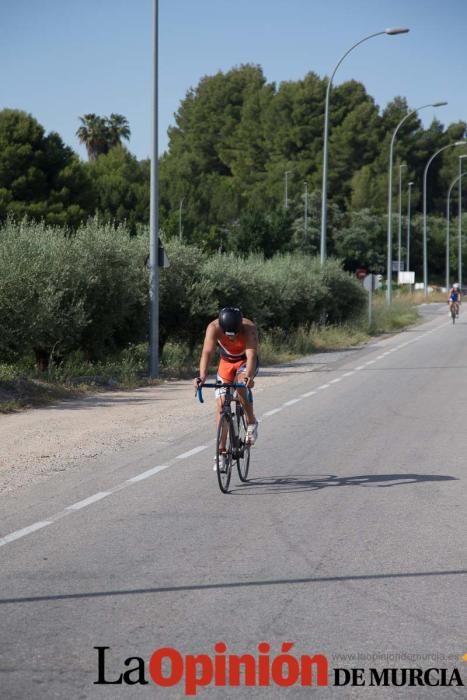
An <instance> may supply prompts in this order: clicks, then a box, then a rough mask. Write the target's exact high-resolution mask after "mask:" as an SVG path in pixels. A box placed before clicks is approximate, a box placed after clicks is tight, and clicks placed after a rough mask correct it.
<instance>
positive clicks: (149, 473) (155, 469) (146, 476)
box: [125, 464, 170, 484]
mask: <svg viewBox="0 0 467 700" xmlns="http://www.w3.org/2000/svg"><path fill="white" fill-rule="evenodd" d="M169 467H170V464H162V465H161V466H160V467H153V468H152V469H148V470H147V471H145V472H141V474H137V475H136V476H132V477H131V479H127V480H126V482H125V483H126V484H135V483H136V482H137V481H143V479H149V477H150V476H154V474H158V473H159V472H161V471H162V470H163V469H168V468H169Z"/></svg>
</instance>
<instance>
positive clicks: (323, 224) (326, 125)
mask: <svg viewBox="0 0 467 700" xmlns="http://www.w3.org/2000/svg"><path fill="white" fill-rule="evenodd" d="M408 31H410V30H409V29H407V28H406V27H395V28H392V29H385V30H384V31H382V32H375V33H374V34H369V35H368V36H365V37H364V38H363V39H361V40H360V41H357V43H356V44H354V45H353V46H351V47H350V49H349V50H348V51H346V52H345V54H344V55H343V56H342V58H341V59H340V60H339V61H338V63H337V65H336V67H335V68H334V70H333V72H332V73H331V77H330V78H329V80H328V85H327V88H326V101H325V107H324V139H323V140H324V143H323V184H322V188H321V243H320V257H321V264H323V262H324V261H325V259H326V226H327V188H328V185H327V182H328V134H329V99H330V96H331V87H332V80H333V78H334V75H335V74H336V71H337V69H338V68H339V66H340V64H341V63H342V61H343V60H344V58H345V57H346V56H348V54H349V53H350V52H351V51H353V49H355V48H356V47H357V46H359V45H360V44H363V42H364V41H368V39H372V38H373V37H375V36H380V35H381V34H388V35H389V36H393V35H395V34H406V33H407V32H408Z"/></svg>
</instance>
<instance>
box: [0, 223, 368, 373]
mask: <svg viewBox="0 0 467 700" xmlns="http://www.w3.org/2000/svg"><path fill="white" fill-rule="evenodd" d="M147 250H148V235H147V232H146V233H141V234H140V235H138V236H134V237H130V236H129V235H128V232H127V230H126V229H125V227H123V226H119V227H117V228H115V227H112V226H110V225H101V224H99V222H98V221H97V220H92V221H90V222H88V223H87V224H86V225H83V226H81V227H80V228H79V229H78V231H77V232H75V233H73V234H70V233H69V232H67V231H66V230H63V229H60V228H52V227H48V226H46V225H44V224H41V223H32V222H28V221H23V222H17V223H15V222H14V221H8V222H6V223H5V225H4V226H3V227H2V228H0V270H1V274H0V327H1V329H2V332H1V334H0V361H1V360H4V361H9V360H11V359H16V358H18V357H20V356H22V355H26V354H31V353H32V352H33V353H34V354H35V356H36V360H37V361H39V362H41V361H42V362H43V363H46V362H47V361H48V360H49V358H50V356H51V354H53V355H55V356H56V357H65V356H67V355H68V354H69V353H71V352H73V351H76V350H80V351H82V352H83V353H84V355H85V356H86V357H87V358H89V359H99V358H103V357H105V356H106V355H108V354H111V353H112V352H115V351H117V350H120V349H122V348H125V347H127V346H128V344H129V343H137V342H141V341H144V340H145V339H146V338H147V332H148V310H149V309H148V272H147V268H146V266H145V258H146V254H147ZM167 253H168V257H169V260H170V266H169V267H168V268H166V269H162V270H161V271H160V338H161V345H162V346H163V345H164V344H165V342H166V341H167V340H169V339H170V340H176V341H179V340H181V341H183V342H188V344H189V345H190V346H191V347H193V346H194V345H195V344H196V343H198V342H199V341H200V339H201V338H202V333H203V330H204V327H205V326H206V324H207V323H208V322H209V320H210V319H212V318H213V317H214V316H215V315H216V314H217V311H218V309H219V308H220V307H221V306H225V305H227V304H235V305H238V306H240V307H241V308H242V310H243V312H244V314H245V315H246V316H249V317H250V318H253V319H255V321H256V322H257V324H258V326H259V328H260V329H263V330H271V329H274V328H280V329H282V331H288V330H290V329H294V328H298V327H299V326H302V325H305V326H306V325H311V324H316V323H323V322H326V323H338V322H344V321H347V320H349V319H351V317H352V316H353V315H354V314H358V313H360V312H361V310H362V308H363V306H364V303H365V293H364V291H363V290H362V288H361V286H360V284H359V283H358V282H357V281H356V280H355V279H353V278H351V277H350V276H349V275H348V274H347V273H345V272H344V271H343V270H342V268H341V265H340V263H339V262H338V261H336V260H329V261H328V262H327V263H326V264H325V265H324V266H320V264H319V260H317V259H313V258H310V257H305V256H293V255H285V256H277V257H275V258H272V259H270V260H267V261H265V260H264V259H263V258H262V257H260V256H250V257H247V258H244V259H243V258H239V257H237V256H234V255H233V254H230V255H214V256H210V257H206V255H205V254H204V253H202V252H201V251H200V250H199V249H198V248H196V247H194V246H188V245H183V244H181V243H179V242H177V241H171V242H170V243H169V244H168V245H167Z"/></svg>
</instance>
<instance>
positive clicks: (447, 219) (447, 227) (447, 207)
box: [446, 173, 467, 289]
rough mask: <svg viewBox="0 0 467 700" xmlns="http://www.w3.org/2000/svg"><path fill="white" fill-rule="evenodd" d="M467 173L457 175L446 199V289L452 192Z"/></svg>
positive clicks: (447, 285) (448, 273) (447, 286)
mask: <svg viewBox="0 0 467 700" xmlns="http://www.w3.org/2000/svg"><path fill="white" fill-rule="evenodd" d="M464 175H467V173H462V175H461V176H459V175H456V177H455V178H454V180H453V181H452V182H451V184H450V185H449V189H448V196H447V200H446V289H449V277H450V261H449V257H450V249H449V243H450V241H449V234H450V216H451V192H452V190H453V188H454V185H455V184H456V182H457V181H459V182H460V180H461V177H464Z"/></svg>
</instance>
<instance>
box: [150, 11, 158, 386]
mask: <svg viewBox="0 0 467 700" xmlns="http://www.w3.org/2000/svg"><path fill="white" fill-rule="evenodd" d="M153 22H154V23H153V91H152V153H151V183H150V188H151V189H150V207H149V308H150V320H149V376H150V377H151V378H153V379H154V378H155V377H158V376H159V260H158V252H159V166H158V128H159V119H158V73H159V70H158V69H159V66H158V55H159V46H158V41H159V0H154V4H153Z"/></svg>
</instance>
